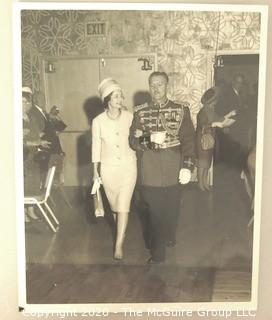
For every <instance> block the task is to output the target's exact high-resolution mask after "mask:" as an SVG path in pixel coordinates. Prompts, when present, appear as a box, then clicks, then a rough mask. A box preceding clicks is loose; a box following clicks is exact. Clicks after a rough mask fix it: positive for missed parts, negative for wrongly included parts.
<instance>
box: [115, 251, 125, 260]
mask: <svg viewBox="0 0 272 320" xmlns="http://www.w3.org/2000/svg"><path fill="white" fill-rule="evenodd" d="M113 258H114V260H123V251H122V249H119V250H117V249H115V252H114V256H113Z"/></svg>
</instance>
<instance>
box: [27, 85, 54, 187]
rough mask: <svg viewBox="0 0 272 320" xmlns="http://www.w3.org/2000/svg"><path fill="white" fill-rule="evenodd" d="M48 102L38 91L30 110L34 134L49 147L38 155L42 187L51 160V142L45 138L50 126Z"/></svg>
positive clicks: (40, 150) (41, 149) (41, 150)
mask: <svg viewBox="0 0 272 320" xmlns="http://www.w3.org/2000/svg"><path fill="white" fill-rule="evenodd" d="M45 106H46V102H45V96H44V93H43V92H41V91H36V92H35V93H34V94H33V96H32V107H31V109H30V110H29V114H28V115H29V121H30V125H31V128H32V130H33V134H34V135H35V136H36V137H37V139H43V140H46V141H48V147H46V148H43V147H40V148H39V149H38V150H39V152H38V153H37V155H36V161H38V162H39V164H40V170H41V186H43V185H44V183H45V179H46V175H47V171H48V163H49V158H50V145H51V142H50V141H49V140H48V139H47V138H45V133H46V130H47V126H48V124H49V121H48V115H47V113H46V110H45Z"/></svg>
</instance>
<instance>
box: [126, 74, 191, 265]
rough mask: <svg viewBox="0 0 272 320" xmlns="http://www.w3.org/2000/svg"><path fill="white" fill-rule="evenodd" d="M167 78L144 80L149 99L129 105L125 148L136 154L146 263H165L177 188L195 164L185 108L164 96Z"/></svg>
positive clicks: (175, 214) (174, 218)
mask: <svg viewBox="0 0 272 320" xmlns="http://www.w3.org/2000/svg"><path fill="white" fill-rule="evenodd" d="M168 81H169V80H168V76H167V74H166V73H165V72H153V73H152V74H151V75H150V76H149V90H150V95H151V97H152V101H151V102H149V103H144V104H143V105H140V106H137V107H135V112H134V119H133V122H132V125H131V128H130V136H129V140H130V145H131V147H132V148H133V149H134V150H136V151H137V154H138V162H139V175H140V176H139V182H140V185H141V191H142V197H143V200H144V202H145V204H146V205H147V207H148V211H149V214H150V229H151V230H150V237H151V243H150V251H151V258H150V259H149V261H148V262H149V263H159V262H162V261H164V260H165V251H166V250H165V246H166V245H168V246H174V245H175V241H176V239H175V235H176V226H177V219H178V214H179V210H180V199H181V194H180V185H179V183H187V182H189V181H190V177H191V171H192V170H193V168H194V161H195V130H194V126H193V123H192V121H191V117H190V111H189V108H188V105H187V104H184V105H183V104H177V103H174V102H173V101H170V100H169V99H168V98H167V87H168Z"/></svg>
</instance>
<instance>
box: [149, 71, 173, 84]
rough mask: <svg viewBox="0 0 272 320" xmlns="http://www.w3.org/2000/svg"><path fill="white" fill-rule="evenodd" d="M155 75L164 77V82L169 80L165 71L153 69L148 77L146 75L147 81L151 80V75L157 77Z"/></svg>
mask: <svg viewBox="0 0 272 320" xmlns="http://www.w3.org/2000/svg"><path fill="white" fill-rule="evenodd" d="M157 76H161V77H164V79H165V80H166V83H168V82H169V77H168V75H167V73H166V72H163V71H162V72H161V71H154V72H152V73H151V74H150V75H149V77H148V83H150V81H151V79H152V78H153V77H157Z"/></svg>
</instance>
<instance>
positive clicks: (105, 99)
mask: <svg viewBox="0 0 272 320" xmlns="http://www.w3.org/2000/svg"><path fill="white" fill-rule="evenodd" d="M112 94H113V92H111V93H110V94H108V95H107V96H106V97H105V98H104V101H103V108H104V109H108V108H109V101H110V99H111V96H112Z"/></svg>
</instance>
